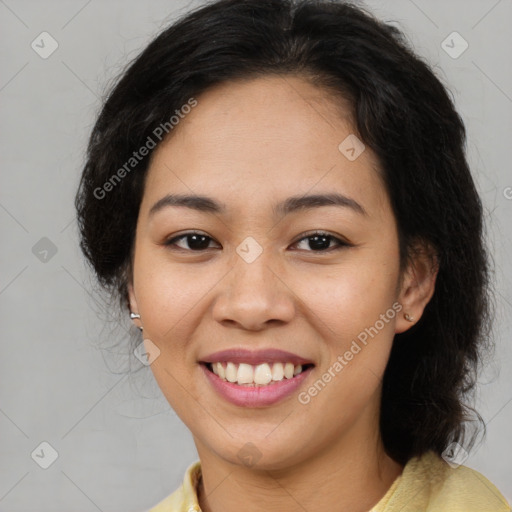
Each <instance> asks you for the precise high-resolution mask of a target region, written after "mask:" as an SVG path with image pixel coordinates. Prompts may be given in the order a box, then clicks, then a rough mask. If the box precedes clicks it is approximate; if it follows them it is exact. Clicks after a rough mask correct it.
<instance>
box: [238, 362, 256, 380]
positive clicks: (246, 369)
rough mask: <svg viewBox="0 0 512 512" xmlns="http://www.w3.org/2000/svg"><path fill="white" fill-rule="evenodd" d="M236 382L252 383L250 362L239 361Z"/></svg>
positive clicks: (252, 372) (252, 374)
mask: <svg viewBox="0 0 512 512" xmlns="http://www.w3.org/2000/svg"><path fill="white" fill-rule="evenodd" d="M237 381H238V384H252V382H254V371H253V369H252V366H251V365H250V364H245V363H240V364H239V365H238V374H237Z"/></svg>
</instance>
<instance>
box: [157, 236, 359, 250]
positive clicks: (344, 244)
mask: <svg viewBox="0 0 512 512" xmlns="http://www.w3.org/2000/svg"><path fill="white" fill-rule="evenodd" d="M193 235H200V236H204V237H206V238H209V239H210V240H213V238H212V237H210V236H208V235H205V234H204V233H201V232H198V231H188V232H187V233H183V234H181V235H179V236H176V237H174V238H171V239H169V240H167V241H166V242H164V245H165V246H167V247H172V246H175V243H176V242H177V241H179V240H181V239H183V238H187V237H189V236H193ZM315 236H320V237H326V238H329V239H330V240H331V241H335V242H336V243H337V244H338V245H337V246H335V247H329V248H327V249H320V250H309V251H306V252H313V253H325V252H331V251H333V250H339V249H343V248H346V247H353V245H352V244H350V243H348V242H346V241H344V240H342V239H341V238H338V237H335V236H334V235H331V234H330V233H326V232H325V231H313V232H311V233H307V234H306V235H305V236H303V237H302V238H300V239H299V240H297V241H296V242H294V244H293V245H296V244H298V243H300V242H302V241H303V240H307V239H308V238H313V237H315ZM208 249H210V247H208V248H206V249H200V250H193V249H183V248H182V247H177V248H175V249H173V250H182V251H187V252H195V253H201V252H204V251H206V250H208Z"/></svg>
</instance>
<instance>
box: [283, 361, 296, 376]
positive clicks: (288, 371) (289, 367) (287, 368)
mask: <svg viewBox="0 0 512 512" xmlns="http://www.w3.org/2000/svg"><path fill="white" fill-rule="evenodd" d="M293 369H294V368H293V363H286V364H285V365H284V376H285V377H286V378H287V379H291V378H292V377H293Z"/></svg>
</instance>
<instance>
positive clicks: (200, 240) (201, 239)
mask: <svg viewBox="0 0 512 512" xmlns="http://www.w3.org/2000/svg"><path fill="white" fill-rule="evenodd" d="M188 239H189V244H188V246H189V247H190V248H191V249H195V250H202V249H207V248H208V243H209V242H208V237H207V236H205V235H189V236H188ZM191 240H192V243H191V242H190V241H191ZM205 242H206V243H205Z"/></svg>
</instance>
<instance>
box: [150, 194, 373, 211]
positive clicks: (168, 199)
mask: <svg viewBox="0 0 512 512" xmlns="http://www.w3.org/2000/svg"><path fill="white" fill-rule="evenodd" d="M169 206H181V207H185V208H190V209H192V210H196V211H199V212H204V213H212V214H223V213H225V212H226V211H227V207H226V205H225V204H223V203H220V202H218V201H216V200H215V199H212V198H210V197H207V196H201V195H195V194H191V195H182V194H167V195H166V196H164V197H162V198H161V199H159V200H158V201H157V202H156V203H155V204H154V205H153V206H152V207H151V209H150V210H149V216H150V217H151V216H152V215H154V214H155V213H157V212H159V211H160V210H163V209H164V208H167V207H169ZM321 206H339V207H343V208H350V209H351V210H353V211H354V212H356V213H359V214H361V215H367V213H366V210H365V209H364V208H363V207H362V206H361V204H359V203H358V202H357V201H356V200H355V199H352V198H350V197H347V196H344V195H343V194H338V193H330V194H313V195H304V196H293V197H289V198H288V199H286V200H285V201H282V202H280V203H278V204H277V205H274V207H273V211H274V215H276V216H280V217H281V216H282V217H284V216H285V215H288V214H290V213H293V212H296V211H299V210H309V209H312V208H319V207H321Z"/></svg>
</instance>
